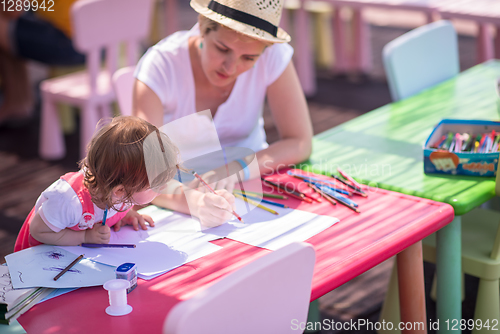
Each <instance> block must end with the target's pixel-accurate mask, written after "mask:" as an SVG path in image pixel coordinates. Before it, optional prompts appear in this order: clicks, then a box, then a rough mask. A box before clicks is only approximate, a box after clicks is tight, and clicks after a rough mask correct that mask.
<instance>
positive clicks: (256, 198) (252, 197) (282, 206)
mask: <svg viewBox="0 0 500 334" xmlns="http://www.w3.org/2000/svg"><path fill="white" fill-rule="evenodd" d="M233 194H234V195H235V196H236V195H241V196H245V197H247V198H249V199H251V200H256V201H261V202H262V203H266V204H271V205H276V206H279V207H281V208H285V209H286V208H288V205H285V204H281V203H278V202H273V201H270V200H267V199H263V198H260V197H257V196H251V195H248V194H241V193H239V192H236V193H234V191H233Z"/></svg>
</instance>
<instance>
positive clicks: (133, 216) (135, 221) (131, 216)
mask: <svg viewBox="0 0 500 334" xmlns="http://www.w3.org/2000/svg"><path fill="white" fill-rule="evenodd" d="M146 222H147V223H148V224H149V226H151V227H154V226H155V222H154V221H153V218H151V217H150V216H148V215H141V214H140V213H138V212H137V211H135V210H133V209H131V210H129V212H127V214H126V215H125V217H123V218H122V220H120V221H119V222H118V223H116V224H115V225H114V226H113V228H114V231H115V232H118V231H119V230H120V228H121V227H122V226H123V225H132V227H133V229H134V230H136V231H139V225H140V226H141V229H143V230H147V229H148V227H147V225H146Z"/></svg>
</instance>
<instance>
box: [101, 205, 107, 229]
mask: <svg viewBox="0 0 500 334" xmlns="http://www.w3.org/2000/svg"><path fill="white" fill-rule="evenodd" d="M107 215H108V206H107V205H106V209H104V216H103V217H102V226H104V225H106V216H107Z"/></svg>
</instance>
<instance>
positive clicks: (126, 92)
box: [112, 66, 135, 116]
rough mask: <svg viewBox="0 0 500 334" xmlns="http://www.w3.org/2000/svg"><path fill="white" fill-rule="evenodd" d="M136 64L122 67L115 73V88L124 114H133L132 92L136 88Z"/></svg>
mask: <svg viewBox="0 0 500 334" xmlns="http://www.w3.org/2000/svg"><path fill="white" fill-rule="evenodd" d="M134 71H135V66H128V67H123V68H120V69H119V70H118V71H116V72H115V74H113V78H112V81H113V89H114V90H115V94H116V100H117V101H118V106H119V107H120V113H121V114H122V115H123V116H130V115H132V92H133V90H134V82H135V78H134Z"/></svg>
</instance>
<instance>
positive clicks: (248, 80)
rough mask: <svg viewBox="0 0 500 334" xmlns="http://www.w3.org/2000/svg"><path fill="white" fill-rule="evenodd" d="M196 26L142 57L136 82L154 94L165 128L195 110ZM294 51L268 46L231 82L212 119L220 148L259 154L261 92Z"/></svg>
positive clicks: (262, 137)
mask: <svg viewBox="0 0 500 334" xmlns="http://www.w3.org/2000/svg"><path fill="white" fill-rule="evenodd" d="M199 33H200V32H199V28H198V24H196V25H195V26H194V27H193V28H192V29H191V30H189V31H179V32H176V33H175V34H173V35H170V36H169V37H167V38H165V39H163V40H162V41H160V42H159V43H158V44H156V45H154V46H153V47H151V48H150V49H149V50H148V51H147V53H146V54H145V55H144V56H143V57H142V58H141V60H140V61H139V64H138V65H137V68H136V71H135V74H134V75H135V77H136V78H137V79H138V80H140V81H142V82H143V83H144V84H146V85H147V86H148V87H149V88H151V89H152V90H153V92H155V93H156V95H158V97H159V99H160V101H161V103H162V105H163V110H164V123H165V124H166V123H168V122H170V121H173V120H176V119H178V118H181V117H184V116H187V115H191V114H193V113H195V112H198V111H202V110H196V99H195V86H194V79H193V72H192V67H191V61H190V58H189V47H188V40H189V37H191V36H196V35H199ZM292 55H293V48H292V47H291V46H290V45H288V44H286V43H284V44H281V43H277V44H274V45H272V46H270V47H267V48H266V49H265V51H264V52H263V53H262V55H261V56H260V57H259V59H258V60H257V61H256V62H255V66H254V67H253V68H251V69H249V70H248V71H246V72H244V73H242V74H241V75H239V76H238V78H237V79H236V83H235V85H234V87H233V90H232V92H231V95H230V96H229V97H228V99H227V100H226V102H224V103H223V104H221V105H220V106H219V108H218V109H217V112H216V114H215V117H214V119H213V121H214V125H215V129H216V130H217V134H218V137H219V140H220V144H221V146H222V147H227V146H233V147H236V146H237V147H247V148H250V149H252V150H253V151H260V150H262V149H264V148H266V147H267V146H268V144H267V142H266V134H265V132H264V120H263V119H262V113H263V108H264V99H265V97H266V90H267V87H268V86H269V85H271V84H272V83H273V82H274V81H275V80H276V79H278V77H279V76H280V75H281V74H282V73H283V71H284V70H285V68H286V67H287V65H288V64H289V63H290V61H291V59H292Z"/></svg>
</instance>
